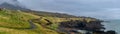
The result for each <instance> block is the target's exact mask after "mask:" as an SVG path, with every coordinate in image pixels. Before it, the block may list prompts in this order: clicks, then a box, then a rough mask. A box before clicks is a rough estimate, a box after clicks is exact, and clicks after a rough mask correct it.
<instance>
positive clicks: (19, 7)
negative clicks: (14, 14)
mask: <svg viewBox="0 0 120 34" xmlns="http://www.w3.org/2000/svg"><path fill="white" fill-rule="evenodd" d="M0 8H7V9H12V10H29V9H27V8H23V7H21V6H17V5H16V6H15V5H12V4H9V3H6V2H4V3H2V4H0Z"/></svg>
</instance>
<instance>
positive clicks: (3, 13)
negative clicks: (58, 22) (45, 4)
mask: <svg viewBox="0 0 120 34" xmlns="http://www.w3.org/2000/svg"><path fill="white" fill-rule="evenodd" d="M36 18H39V16H36V15H33V14H30V13H25V12H21V11H19V10H8V9H1V10H0V34H57V32H56V31H53V30H50V29H47V28H44V27H42V26H41V25H39V24H37V23H33V24H35V28H34V29H29V28H31V25H30V23H29V20H31V19H36Z"/></svg>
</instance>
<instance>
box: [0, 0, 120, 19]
mask: <svg viewBox="0 0 120 34" xmlns="http://www.w3.org/2000/svg"><path fill="white" fill-rule="evenodd" d="M6 1H7V2H10V3H12V4H14V3H13V1H12V0H0V3H2V2H6ZM18 2H19V3H20V5H22V6H23V5H24V6H26V7H27V8H29V9H32V10H42V11H49V12H61V13H68V14H72V15H78V16H91V17H97V18H102V19H120V4H119V3H120V0H18Z"/></svg>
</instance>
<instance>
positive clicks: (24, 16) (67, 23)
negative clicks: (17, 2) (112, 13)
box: [0, 8, 105, 34]
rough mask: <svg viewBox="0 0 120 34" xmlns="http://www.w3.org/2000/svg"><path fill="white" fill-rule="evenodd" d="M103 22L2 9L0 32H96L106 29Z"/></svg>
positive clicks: (22, 33)
mask: <svg viewBox="0 0 120 34" xmlns="http://www.w3.org/2000/svg"><path fill="white" fill-rule="evenodd" d="M101 22H103V21H102V20H99V19H96V18H91V17H76V16H73V15H68V14H60V13H49V12H34V11H32V12H31V11H23V10H22V11H21V10H8V9H5V8H1V9H0V34H69V33H77V34H78V33H82V32H76V31H77V30H86V31H91V32H96V31H100V30H101V29H105V28H104V27H103V25H102V24H101ZM85 24H86V25H85ZM74 30H75V31H74ZM71 31H72V32H71Z"/></svg>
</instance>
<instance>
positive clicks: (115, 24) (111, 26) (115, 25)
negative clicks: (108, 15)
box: [102, 20, 120, 34]
mask: <svg viewBox="0 0 120 34" xmlns="http://www.w3.org/2000/svg"><path fill="white" fill-rule="evenodd" d="M102 24H103V25H104V27H105V28H106V31H108V30H114V31H116V32H117V33H118V34H120V20H110V21H109V22H104V23H102Z"/></svg>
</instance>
